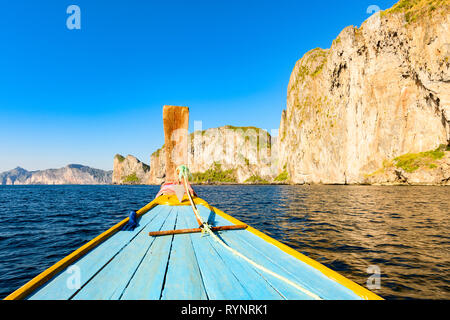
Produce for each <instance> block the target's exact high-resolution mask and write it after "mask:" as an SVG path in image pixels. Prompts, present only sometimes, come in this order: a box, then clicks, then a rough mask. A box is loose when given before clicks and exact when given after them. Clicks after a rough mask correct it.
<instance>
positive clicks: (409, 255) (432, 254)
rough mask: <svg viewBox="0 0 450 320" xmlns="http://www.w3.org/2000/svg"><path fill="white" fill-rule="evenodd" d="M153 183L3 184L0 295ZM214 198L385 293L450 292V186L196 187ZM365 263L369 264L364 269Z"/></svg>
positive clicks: (113, 218)
mask: <svg viewBox="0 0 450 320" xmlns="http://www.w3.org/2000/svg"><path fill="white" fill-rule="evenodd" d="M158 189H159V188H158V187H157V186H0V298H4V297H5V296H6V295H8V294H9V293H11V292H12V291H14V290H15V289H17V288H19V287H20V286H22V285H23V284H25V283H26V282H27V281H29V280H31V279H32V278H33V277H35V276H36V275H38V274H39V273H41V272H42V271H44V270H45V269H46V268H48V267H50V266H51V265H53V264H54V263H56V262H57V261H59V260H60V259H62V258H64V257H65V256H66V255H68V254H69V253H71V252H72V251H74V250H76V249H77V248H79V247H80V246H82V245H83V244H84V243H86V242H88V241H89V240H91V239H92V238H94V237H95V236H97V235H98V234H100V233H102V232H103V231H105V230H106V229H108V228H109V227H111V226H113V225H114V224H116V223H117V222H119V221H121V220H122V219H123V218H125V217H126V216H127V212H128V211H129V210H131V209H139V208H141V207H142V206H144V205H146V204H147V203H148V202H150V201H151V200H152V199H153V198H154V196H155V195H156V193H157V191H158ZM194 189H195V190H196V191H197V193H198V194H199V196H200V197H202V198H204V199H205V200H206V201H208V202H209V203H210V204H212V205H213V206H216V207H218V208H219V209H221V210H223V211H225V212H226V213H228V214H230V215H232V216H234V217H236V218H237V219H239V220H242V221H244V222H246V223H248V224H249V225H251V226H253V227H255V228H256V229H259V230H260V231H263V232H265V233H266V234H268V235H270V236H272V237H274V238H275V239H277V240H279V241H281V242H283V243H285V244H287V245H289V246H291V247H293V248H295V249H297V250H298V251H300V252H302V253H304V254H306V255H308V256H309V257H311V258H313V259H315V260H317V261H319V262H321V263H323V264H325V265H326V266H328V267H330V268H331V269H333V270H335V271H338V272H339V273H341V274H343V275H344V276H346V277H348V278H350V279H352V280H353V281H355V282H357V283H359V284H360V285H362V286H366V284H367V281H368V278H369V277H370V276H371V275H372V274H371V273H368V272H367V270H368V268H369V267H370V266H372V267H370V268H372V269H371V270H374V269H373V268H374V267H373V266H375V268H376V269H377V270H379V271H380V274H381V278H380V289H376V290H373V291H374V292H375V293H377V294H379V295H381V296H382V297H384V298H386V299H450V233H449V228H450V221H449V213H450V209H449V208H450V188H449V187H411V186H408V187H385V186H383V187H381V186H380V187H378V186H197V187H194ZM370 268H369V269H370Z"/></svg>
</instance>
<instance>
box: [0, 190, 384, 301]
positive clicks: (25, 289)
mask: <svg viewBox="0 0 450 320" xmlns="http://www.w3.org/2000/svg"><path fill="white" fill-rule="evenodd" d="M194 202H195V204H198V205H204V206H205V207H207V208H208V209H210V210H212V211H214V212H215V213H216V214H218V215H219V216H221V217H223V218H224V219H226V220H228V221H230V222H231V223H234V224H243V222H242V221H240V220H238V219H236V218H233V217H232V216H230V215H228V214H226V213H225V212H223V211H221V210H219V209H217V208H215V207H212V206H210V205H209V204H208V203H207V202H206V201H205V200H203V199H201V198H198V197H196V198H194ZM157 205H170V206H179V205H190V203H189V199H188V198H187V196H185V197H184V198H183V201H182V202H181V203H180V202H179V201H178V199H177V198H176V196H173V195H169V196H167V195H163V196H160V197H158V198H157V199H155V200H153V201H152V202H150V203H149V204H147V205H146V206H144V207H143V208H141V209H140V210H138V211H137V215H138V217H140V216H142V215H144V214H146V213H147V212H148V211H150V210H151V209H153V208H154V207H156V206H157ZM128 220H129V219H128V218H125V219H124V220H122V221H121V222H119V223H117V224H116V225H115V226H113V227H111V228H110V229H108V230H107V231H105V232H103V233H102V234H100V235H99V236H97V237H96V238H94V239H92V240H91V241H89V242H88V243H86V244H85V245H83V246H82V247H80V248H79V249H77V250H75V251H74V252H72V253H71V254H70V255H68V256H67V257H65V258H64V259H62V260H60V261H59V262H57V263H56V264H54V265H53V266H51V267H50V268H48V269H47V270H45V271H44V272H42V273H41V274H39V275H38V276H36V277H35V278H33V279H32V280H30V281H29V282H27V283H26V284H25V285H23V286H22V287H21V288H19V289H17V290H16V291H14V292H13V293H11V294H10V295H8V296H7V297H6V298H5V300H20V299H24V298H26V297H27V296H29V295H30V294H31V293H33V292H34V291H35V290H36V289H38V288H39V287H41V286H42V285H44V284H45V283H47V282H48V281H49V280H51V279H52V278H53V277H54V276H55V275H56V274H57V273H59V272H60V271H61V270H63V269H65V268H67V267H68V266H70V265H71V264H72V263H73V262H75V261H77V260H79V259H80V258H81V257H83V256H84V255H86V254H87V253H88V252H89V251H91V250H92V249H94V248H95V247H96V246H98V245H99V244H100V243H102V242H104V241H105V240H106V239H108V238H109V237H111V236H112V235H114V234H115V233H116V232H117V231H119V230H120V229H121V228H122V227H123V226H124V225H125V224H126V223H127V222H128ZM246 230H248V231H249V232H251V233H253V234H255V235H256V236H258V237H260V238H262V239H264V240H265V241H267V242H269V243H271V244H273V245H275V246H276V247H278V248H280V249H281V250H282V251H284V252H286V253H288V254H289V255H291V256H293V257H295V258H297V259H299V260H301V261H302V262H304V263H306V264H308V265H310V266H311V267H313V268H315V269H317V270H319V271H320V272H322V273H323V274H324V275H326V276H327V277H329V278H330V279H332V280H334V281H336V282H338V283H340V284H341V285H343V286H345V287H346V288H348V289H350V290H351V291H353V292H354V293H355V294H357V295H358V296H360V297H362V298H364V299H370V300H382V298H381V297H380V296H378V295H376V294H375V293H373V292H371V291H369V290H367V289H366V288H364V287H362V286H360V285H358V284H357V283H355V282H353V281H351V280H350V279H347V278H346V277H344V276H342V275H340V274H339V273H337V272H335V271H333V270H331V269H329V268H327V267H325V266H324V265H322V264H321V263H319V262H317V261H315V260H313V259H311V258H309V257H307V256H305V255H303V254H301V253H300V252H298V251H296V250H294V249H292V248H290V247H288V246H287V245H285V244H283V243H281V242H279V241H277V240H275V239H273V238H272V237H269V236H268V235H266V234H264V233H262V232H261V231H258V230H257V229H255V228H252V227H251V226H248V228H247V229H246Z"/></svg>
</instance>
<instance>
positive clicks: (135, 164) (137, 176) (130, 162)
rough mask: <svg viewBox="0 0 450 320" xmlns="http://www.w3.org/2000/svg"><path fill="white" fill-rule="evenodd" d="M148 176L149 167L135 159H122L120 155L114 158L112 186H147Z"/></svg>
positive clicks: (128, 157)
mask: <svg viewBox="0 0 450 320" xmlns="http://www.w3.org/2000/svg"><path fill="white" fill-rule="evenodd" d="M149 174H150V167H149V166H148V165H146V164H145V163H143V162H141V161H139V160H138V159H137V158H136V157H133V156H131V155H128V156H127V157H126V158H124V157H123V156H121V155H120V154H117V155H116V156H115V157H114V167H113V175H112V183H113V184H147V182H148V181H149Z"/></svg>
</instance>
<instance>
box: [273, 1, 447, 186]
mask: <svg viewBox="0 0 450 320" xmlns="http://www.w3.org/2000/svg"><path fill="white" fill-rule="evenodd" d="M449 4H450V1H449V0H402V1H400V2H399V3H398V4H397V5H395V6H394V7H393V8H391V9H389V10H386V11H384V12H381V13H377V14H375V15H373V16H372V17H371V18H369V19H368V20H367V21H365V22H364V23H363V24H362V26H361V27H360V28H356V27H353V26H350V27H347V28H345V29H344V30H343V31H342V32H341V33H340V35H339V36H338V37H337V39H336V40H335V41H334V42H333V44H332V46H331V48H330V49H326V50H323V49H315V50H312V51H310V52H308V53H306V54H305V55H304V57H303V58H302V59H300V60H299V61H298V62H297V64H296V65H295V68H294V70H293V72H292V75H291V78H290V81H289V85H288V98H287V109H286V110H285V111H283V113H282V118H281V123H280V130H279V139H280V141H279V163H278V173H280V174H281V173H284V174H285V175H287V176H288V177H289V178H290V181H291V182H292V183H333V184H334V183H336V184H345V183H349V184H350V183H389V182H393V181H391V180H396V178H395V177H399V176H400V178H399V179H400V180H396V181H397V182H399V181H401V180H402V179H403V180H405V179H406V180H407V179H408V178H407V176H409V178H410V179H412V180H414V181H415V182H417V183H420V180H421V179H422V180H423V181H427V183H428V182H430V181H434V182H435V183H440V184H446V183H448V180H446V179H447V178H446V177H448V166H445V163H447V164H448V161H447V160H446V159H447V158H448V155H447V153H448V151H447V149H446V146H447V145H448V144H449V141H450V72H449V66H450V62H449V51H450V47H449V46H450V32H449V23H450V19H449V18H450V10H449V8H450V5H449ZM440 146H441V147H440ZM437 148H440V150H441V152H443V154H442V157H441V158H439V159H434V160H436V161H435V162H434V163H433V164H432V165H425V167H426V168H425V169H424V170H425V171H424V172H422V171H421V170H422V169H423V168H422V167H420V165H419V166H418V167H417V168H416V167H414V168H415V169H414V168H412V169H411V168H410V169H411V170H412V171H411V170H410V171H411V172H408V171H405V170H403V169H402V166H401V164H399V161H394V159H399V158H400V157H402V156H404V157H407V156H408V155H420V154H422V153H426V152H433V150H437ZM422 155H423V154H422ZM419 157H420V156H419ZM387 163H390V165H386V164H387ZM418 163H419V164H420V163H421V162H420V161H419V162H418ZM425 163H428V162H426V161H425ZM383 168H384V169H386V170H384V169H383ZM380 169H383V170H380ZM402 170H403V171H402ZM434 170H437V171H439V172H441V173H439V174H437V173H436V172H437V171H434ZM442 170H444V172H442ZM446 170H447V171H446ZM416 171H417V172H416ZM419 171H420V172H422V173H420V174H418V172H419ZM389 172H390V173H389ZM415 172H416V173H415ZM411 175H416V177H415V178H414V177H413V176H411ZM427 175H429V176H427ZM431 176H435V177H436V179H434V178H431ZM437 176H439V178H438V177H437Z"/></svg>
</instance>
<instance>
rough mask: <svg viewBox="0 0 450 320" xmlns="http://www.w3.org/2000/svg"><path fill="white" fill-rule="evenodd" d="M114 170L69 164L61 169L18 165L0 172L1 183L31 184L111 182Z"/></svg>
mask: <svg viewBox="0 0 450 320" xmlns="http://www.w3.org/2000/svg"><path fill="white" fill-rule="evenodd" d="M111 182H112V171H104V170H100V169H93V168H90V167H87V166H83V165H80V164H69V165H68V166H66V167H64V168H60V169H47V170H37V171H28V170H25V169H23V168H20V167H17V168H15V169H13V170H10V171H6V172H3V173H0V185H30V184H111Z"/></svg>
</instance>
